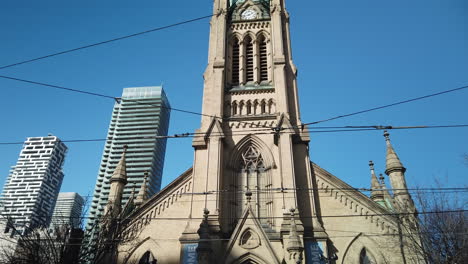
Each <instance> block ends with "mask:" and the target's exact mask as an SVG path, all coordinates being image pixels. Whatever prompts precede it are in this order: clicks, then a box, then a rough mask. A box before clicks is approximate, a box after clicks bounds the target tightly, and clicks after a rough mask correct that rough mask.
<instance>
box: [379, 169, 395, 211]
mask: <svg viewBox="0 0 468 264" xmlns="http://www.w3.org/2000/svg"><path fill="white" fill-rule="evenodd" d="M379 181H380V186H382V193H383V200H384V202H385V203H384V205H385V207H387V208H388V209H393V198H392V196H391V195H390V192H389V191H388V189H387V185H386V184H385V177H384V175H383V174H382V173H381V174H380V176H379Z"/></svg>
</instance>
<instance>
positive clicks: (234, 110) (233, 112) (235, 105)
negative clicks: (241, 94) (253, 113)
mask: <svg viewBox="0 0 468 264" xmlns="http://www.w3.org/2000/svg"><path fill="white" fill-rule="evenodd" d="M232 115H233V116H235V115H237V102H236V101H234V102H232Z"/></svg>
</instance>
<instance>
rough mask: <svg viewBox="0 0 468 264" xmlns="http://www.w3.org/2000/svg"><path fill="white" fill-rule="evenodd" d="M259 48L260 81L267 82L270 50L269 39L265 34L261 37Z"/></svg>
mask: <svg viewBox="0 0 468 264" xmlns="http://www.w3.org/2000/svg"><path fill="white" fill-rule="evenodd" d="M258 50H259V53H260V54H259V58H260V63H259V65H260V67H259V68H260V82H266V81H268V51H267V41H266V39H265V37H264V36H261V37H260V41H259V47H258Z"/></svg>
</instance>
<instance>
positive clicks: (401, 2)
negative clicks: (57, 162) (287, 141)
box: [0, 0, 468, 195]
mask: <svg viewBox="0 0 468 264" xmlns="http://www.w3.org/2000/svg"><path fill="white" fill-rule="evenodd" d="M211 8H212V0H197V1H188V0H180V1H146V0H141V1H132V2H130V1H109V0H102V1H91V0H83V1H74V2H71V1H58V0H44V1H24V0H22V1H20V0H18V1H4V3H2V8H1V9H0V33H1V36H2V37H1V41H0V66H3V65H7V64H11V63H15V62H17V61H22V60H25V59H29V58H33V57H37V56H41V55H46V54H49V53H54V52H57V51H62V50H65V49H70V48H74V47H78V46H82V45H86V44H91V43H94V42H99V41H102V40H107V39H111V38H114V37H119V36H122V35H126V34H131V33H135V32H139V31H143V30H147V29H151V28H155V27H159V26H164V25H167V24H171V23H175V22H179V21H183V20H187V19H190V18H195V17H200V16H205V15H209V14H211V12H212V10H211ZM287 8H288V11H289V12H290V14H291V34H292V47H293V58H294V62H295V64H296V66H297V67H298V69H299V77H298V85H299V93H300V105H301V118H302V120H303V121H304V122H312V121H316V120H321V119H325V118H328V117H333V116H336V115H341V114H346V113H350V112H354V111H358V110H362V109H366V108H370V107H374V106H379V105H383V104H387V103H393V102H396V101H399V100H404V99H408V98H413V97H417V96H421V95H425V94H430V93H435V92H438V91H442V90H447V89H452V88H457V87H460V86H465V85H468V75H467V73H468V48H467V47H468V3H467V2H466V1H464V0H412V1H407V0H394V1H375V0H353V1H349V0H327V1H323V0H322V1H318V0H313V1H298V0H295V1H292V0H289V1H287ZM208 33H209V23H208V20H203V21H198V22H194V23H191V24H187V25H183V26H180V27H177V28H172V29H168V30H164V31H159V32H154V33H151V34H148V35H144V36H140V37H136V38H132V39H127V40H123V41H119V42H114V43H111V44H108V45H104V46H100V47H94V48H90V49H86V50H81V51H77V52H74V53H70V54H66V55H62V56H58V57H54V58H50V59H45V60H42V61H37V62H33V63H29V64H25V65H20V66H16V67H12V68H8V69H3V70H0V75H7V76H12V77H18V78H24V79H29V80H34V81H39V82H46V83H50V84H55V85H61V86H66V87H70V88H76V89H83V90H87V91H92V92H97V93H104V94H108V95H111V96H120V95H121V92H122V89H123V88H125V87H136V86H152V85H160V84H164V88H165V89H166V93H167V95H168V97H169V100H170V102H171V105H172V106H173V107H175V108H181V109H187V110H191V111H195V112H200V111H201V100H202V92H203V79H202V74H203V71H204V70H205V67H206V63H207V51H208ZM0 89H1V94H2V99H3V100H2V102H1V103H0V113H2V114H0V124H1V126H0V127H1V129H0V142H17V141H24V140H25V138H26V137H29V136H45V135H47V134H48V133H53V134H54V135H56V136H58V137H60V138H61V139H63V140H69V139H94V138H105V136H106V133H107V128H108V125H109V121H110V116H111V111H112V107H113V101H112V100H108V99H103V98H97V97H91V96H86V95H80V94H75V93H69V92H65V91H59V90H54V89H51V88H45V87H39V86H35V85H31V84H23V83H19V82H14V81H8V80H2V79H0ZM467 100H468V90H464V91H459V92H455V93H452V94H446V95H442V96H438V97H434V98H431V99H427V100H421V101H418V102H414V103H410V104H406V105H400V106H397V107H394V108H389V109H385V110H380V111H375V112H372V113H367V114H363V115H358V116H354V117H350V118H344V119H339V120H335V121H331V122H328V123H323V124H321V125H323V126H346V125H393V126H415V125H450V124H467V123H468V119H467V110H468V109H467V108H468V104H467ZM171 115H172V117H171V123H170V133H171V134H173V133H185V132H193V131H194V130H195V129H197V128H198V126H199V124H200V117H199V116H195V115H188V114H184V113H177V112H172V114H171ZM467 132H468V128H457V129H425V130H398V131H391V135H392V142H393V143H394V146H395V148H396V150H397V152H398V154H399V155H400V158H401V159H402V162H403V163H404V165H405V166H406V167H407V169H408V170H407V179H408V182H409V185H410V186H428V185H431V184H432V183H433V179H434V178H439V179H442V180H443V182H444V184H445V185H446V186H447V187H458V186H461V185H464V186H466V185H467V183H468V180H467V179H468V177H467V172H468V167H466V166H465V165H464V164H463V160H462V155H463V153H467V152H468V137H467V136H466V135H467ZM382 134H383V132H382V131H371V132H348V133H323V134H319V133H317V134H312V141H311V144H310V154H311V158H312V160H313V161H314V162H316V163H318V164H319V165H320V166H321V167H323V168H325V169H327V170H329V171H330V172H332V173H333V174H335V175H337V176H338V177H340V178H341V179H343V180H345V181H346V182H348V183H349V184H351V185H352V186H355V187H369V185H370V176H369V170H368V165H367V164H368V161H369V160H371V159H372V160H374V162H375V163H376V169H377V171H378V172H383V171H384V170H385V168H384V166H385V164H384V162H385V142H384V138H383V136H382ZM68 147H69V152H68V154H67V158H66V162H65V167H64V171H65V179H64V182H63V185H62V191H67V192H68V191H75V192H79V193H80V194H83V195H87V194H92V190H93V188H94V184H95V181H96V176H97V172H98V168H99V163H100V158H101V155H102V150H103V143H102V142H97V143H96V142H94V143H69V144H68ZM20 150H21V145H1V146H0V182H4V180H5V178H6V176H7V175H8V171H9V168H10V166H12V165H14V164H15V163H16V160H17V158H18V155H19V152H20ZM192 162H193V149H192V147H191V139H174V140H170V141H169V142H168V147H167V153H166V162H165V168H164V176H163V185H166V184H167V183H169V182H170V181H171V180H173V179H174V178H175V177H177V176H178V175H179V174H180V173H182V172H183V171H185V170H186V169H187V168H189V167H190V166H191V165H192Z"/></svg>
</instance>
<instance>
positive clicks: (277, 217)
mask: <svg viewBox="0 0 468 264" xmlns="http://www.w3.org/2000/svg"><path fill="white" fill-rule="evenodd" d="M466 212H468V209H460V210H441V211H425V212H418V213H417V214H418V215H426V214H452V213H466ZM400 215H414V213H411V212H408V213H381V214H363V215H360V214H356V215H353V214H342V215H320V216H317V215H314V216H301V217H300V218H301V219H311V218H348V217H371V216H373V217H377V216H400ZM4 217H7V215H5V216H4ZM38 217H41V216H40V215H39V216H38ZM42 217H44V216H42ZM46 217H48V218H51V216H46ZM56 218H79V219H85V218H93V219H101V220H103V219H110V218H112V217H105V216H104V217H91V216H69V217H67V216H56ZM256 218H257V219H283V218H284V216H265V217H256ZM140 219H145V220H146V219H152V220H203V219H204V218H203V217H148V218H146V216H138V217H128V218H125V219H121V220H140ZM218 219H233V218H232V217H219V218H218ZM236 219H238V220H240V219H242V217H237V218H236Z"/></svg>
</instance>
